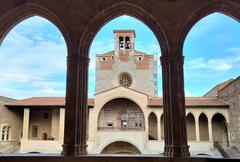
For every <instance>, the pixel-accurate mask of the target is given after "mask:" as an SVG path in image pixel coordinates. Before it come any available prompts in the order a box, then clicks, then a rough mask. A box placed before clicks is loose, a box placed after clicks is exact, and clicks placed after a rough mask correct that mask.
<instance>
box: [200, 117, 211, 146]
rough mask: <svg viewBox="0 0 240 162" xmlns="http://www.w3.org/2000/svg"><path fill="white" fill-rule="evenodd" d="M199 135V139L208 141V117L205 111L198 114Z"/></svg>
mask: <svg viewBox="0 0 240 162" xmlns="http://www.w3.org/2000/svg"><path fill="white" fill-rule="evenodd" d="M198 120H199V137H200V141H208V140H209V132H208V118H207V115H206V114H205V113H201V114H200V115H199V118H198Z"/></svg>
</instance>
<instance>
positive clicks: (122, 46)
mask: <svg viewBox="0 0 240 162" xmlns="http://www.w3.org/2000/svg"><path fill="white" fill-rule="evenodd" d="M123 48H124V42H123V37H119V49H123Z"/></svg>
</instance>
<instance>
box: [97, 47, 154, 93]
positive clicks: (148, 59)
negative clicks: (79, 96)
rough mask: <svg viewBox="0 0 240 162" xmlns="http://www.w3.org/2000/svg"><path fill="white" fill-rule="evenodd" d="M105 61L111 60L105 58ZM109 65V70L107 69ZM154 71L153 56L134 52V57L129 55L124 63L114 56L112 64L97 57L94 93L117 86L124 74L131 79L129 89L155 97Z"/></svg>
mask: <svg viewBox="0 0 240 162" xmlns="http://www.w3.org/2000/svg"><path fill="white" fill-rule="evenodd" d="M139 57H141V60H139ZM105 59H112V58H111V57H106V58H105ZM105 62H110V63H109V64H108V63H105ZM102 64H104V66H103V65H102ZM105 64H107V65H105ZM110 65H111V68H109V66H110ZM103 67H104V68H103ZM106 67H107V68H106ZM155 69H156V67H155V61H154V56H153V55H145V54H143V53H141V52H138V51H134V56H130V55H129V56H128V57H127V60H126V59H125V60H124V61H122V60H121V59H120V58H119V57H118V56H114V63H112V60H104V61H103V60H102V56H101V57H100V56H99V57H97V58H96V93H99V92H102V91H105V90H109V89H111V88H113V87H117V86H119V75H120V74H121V73H123V72H126V73H129V74H130V76H131V78H132V85H131V86H130V87H129V88H131V89H134V90H137V91H139V92H142V93H145V94H148V95H150V96H156V95H157V80H156V74H155Z"/></svg>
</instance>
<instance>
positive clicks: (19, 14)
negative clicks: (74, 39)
mask: <svg viewBox="0 0 240 162" xmlns="http://www.w3.org/2000/svg"><path fill="white" fill-rule="evenodd" d="M33 16H40V17H42V18H45V19H47V20H48V21H49V22H51V23H52V24H54V25H55V26H56V27H57V28H58V30H59V31H60V33H61V34H62V36H63V37H64V41H65V43H66V46H67V51H69V49H71V48H70V47H71V43H70V36H69V34H68V32H67V29H66V28H65V26H64V24H63V22H62V21H61V20H60V18H59V17H58V16H57V15H55V14H54V13H53V12H52V11H50V10H49V9H47V8H45V7H44V6H41V5H39V4H36V3H26V4H23V5H21V6H18V7H16V8H13V9H11V10H10V11H8V12H7V13H6V14H5V15H3V16H1V17H0V46H1V44H2V42H3V40H4V38H5V37H6V36H7V34H8V33H9V32H10V31H11V30H12V29H13V28H14V27H15V26H16V25H17V24H19V23H21V22H22V21H24V20H26V19H28V18H30V17H33ZM68 53H69V52H68Z"/></svg>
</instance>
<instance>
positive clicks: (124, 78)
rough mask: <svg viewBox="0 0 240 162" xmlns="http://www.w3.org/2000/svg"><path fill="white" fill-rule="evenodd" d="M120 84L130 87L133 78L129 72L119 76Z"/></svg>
mask: <svg viewBox="0 0 240 162" xmlns="http://www.w3.org/2000/svg"><path fill="white" fill-rule="evenodd" d="M119 84H120V85H121V86H123V87H130V86H131V85H132V78H131V76H130V75H129V74H128V73H122V74H120V77H119Z"/></svg>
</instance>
